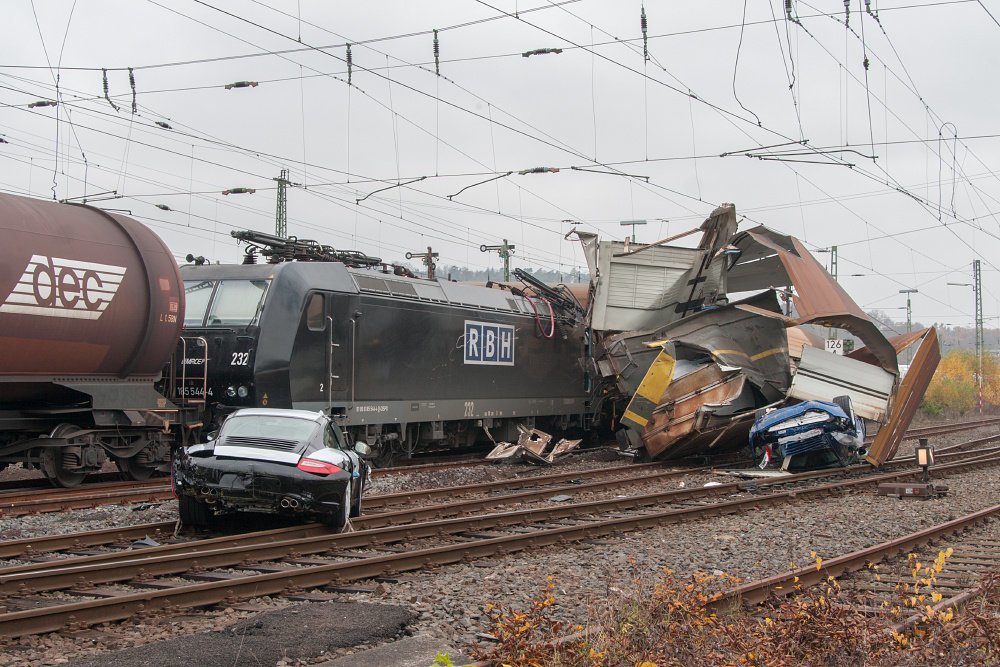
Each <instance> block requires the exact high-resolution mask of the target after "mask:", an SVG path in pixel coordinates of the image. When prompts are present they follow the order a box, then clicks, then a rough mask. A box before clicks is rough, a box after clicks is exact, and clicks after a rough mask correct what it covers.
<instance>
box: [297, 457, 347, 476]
mask: <svg viewBox="0 0 1000 667" xmlns="http://www.w3.org/2000/svg"><path fill="white" fill-rule="evenodd" d="M295 467H296V468H298V469H299V470H301V471H302V472H311V473H312V474H314V475H332V474H334V473H338V472H343V471H344V469H343V468H341V467H340V466H335V465H333V464H332V463H327V462H326V461H320V460H318V459H308V458H304V459H302V460H300V461H299V464H298V465H297V466H295Z"/></svg>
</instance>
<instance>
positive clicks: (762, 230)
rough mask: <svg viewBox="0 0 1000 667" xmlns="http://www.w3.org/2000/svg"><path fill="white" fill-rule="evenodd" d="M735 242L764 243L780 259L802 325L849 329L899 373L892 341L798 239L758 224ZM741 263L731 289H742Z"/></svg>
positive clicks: (746, 244)
mask: <svg viewBox="0 0 1000 667" xmlns="http://www.w3.org/2000/svg"><path fill="white" fill-rule="evenodd" d="M733 243H734V244H735V245H737V246H738V247H740V248H741V249H744V251H745V253H744V254H753V253H754V252H756V249H755V248H753V246H754V244H758V245H761V246H764V247H765V248H769V249H770V250H771V251H772V252H773V253H774V255H775V257H777V259H779V260H780V261H781V265H782V267H783V268H784V270H785V272H786V273H787V275H788V280H789V281H790V282H791V284H792V285H793V286H794V287H795V309H796V311H797V313H798V316H799V322H800V323H801V324H820V325H823V326H830V327H838V328H842V329H847V330H848V331H850V332H851V333H853V334H854V335H855V336H857V337H858V338H860V339H861V341H862V342H863V343H864V344H865V345H867V346H868V348H869V350H871V353H872V354H873V355H874V357H875V358H876V359H877V360H878V363H879V365H880V366H882V368H884V369H885V370H887V371H889V372H890V373H893V374H896V375H898V372H899V369H898V366H897V363H896V351H895V350H894V349H893V346H892V344H890V343H889V341H888V340H886V338H885V336H883V335H882V332H881V331H879V330H878V327H877V326H875V323H874V322H872V321H871V319H870V318H869V317H868V315H867V314H866V313H865V311H863V310H862V309H861V307H860V306H859V305H858V304H857V303H855V302H854V300H853V299H852V298H851V297H850V296H849V295H848V294H847V292H845V291H844V288H843V287H841V286H840V284H839V283H838V282H837V281H836V280H834V279H833V277H832V276H831V275H830V274H829V273H827V272H826V269H824V268H823V266H822V265H821V264H820V263H819V262H817V261H816V259H815V258H814V257H813V256H812V255H810V254H809V251H808V250H806V248H805V246H803V245H802V243H800V242H799V240H798V239H796V238H794V237H791V236H783V235H781V234H777V233H775V232H772V231H771V230H769V229H767V228H766V227H755V228H753V229H750V230H748V231H745V232H742V233H740V234H737V236H736V237H735V238H734V239H733ZM789 248H791V250H789ZM768 261H770V260H763V262H768ZM741 263H742V258H741V262H740V263H737V265H736V267H734V269H733V270H732V271H730V275H729V289H731V290H733V291H738V290H740V289H742V288H743V287H742V286H741V285H740V284H739V283H738V281H737V279H736V276H737V275H738V273H739V269H740V266H741Z"/></svg>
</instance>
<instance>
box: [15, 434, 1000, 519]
mask: <svg viewBox="0 0 1000 667" xmlns="http://www.w3.org/2000/svg"><path fill="white" fill-rule="evenodd" d="M997 423H1000V418H992V419H984V420H977V421H974V422H962V423H958V424H942V425H935V426H926V427H919V428H915V429H910V430H909V431H907V435H906V437H907V439H912V438H916V437H923V436H925V435H939V434H944V433H954V432H960V431H966V430H972V429H975V428H981V427H986V426H990V425H993V424H997ZM869 440H870V439H869ZM587 451H592V450H587ZM481 462H482V461H481V460H476V461H473V462H469V461H455V462H443V463H429V464H415V465H410V466H400V467H397V468H377V469H375V470H373V471H372V474H373V475H376V476H381V475H384V474H392V473H404V472H421V471H432V470H442V469H447V468H452V467H464V466H470V465H478V464H480V463H481ZM664 463H666V462H664ZM664 463H660V462H654V463H653V464H651V465H657V464H660V465H662V464H664ZM639 465H644V464H639ZM623 467H624V466H623ZM116 474H117V473H116ZM581 475H583V473H578V474H577V475H574V476H581ZM0 484H3V483H0ZM157 485H160V486H157ZM95 486H100V490H99V491H97V492H95ZM146 487H148V488H146ZM114 488H118V489H121V492H120V493H115V492H113V491H112V489H114ZM171 495H172V494H171V492H170V487H169V482H167V481H166V479H165V478H157V479H154V480H144V481H138V482H101V483H99V485H93V484H88V485H86V486H85V487H82V488H81V487H76V488H73V489H30V490H24V489H13V490H10V491H0V517H4V516H22V515H25V514H36V513H43V512H56V511H64V510H70V509H83V508H88V507H95V506H98V505H104V504H126V503H131V502H156V501H162V500H169V499H170V497H171ZM441 495H446V494H443V493H442V494H441Z"/></svg>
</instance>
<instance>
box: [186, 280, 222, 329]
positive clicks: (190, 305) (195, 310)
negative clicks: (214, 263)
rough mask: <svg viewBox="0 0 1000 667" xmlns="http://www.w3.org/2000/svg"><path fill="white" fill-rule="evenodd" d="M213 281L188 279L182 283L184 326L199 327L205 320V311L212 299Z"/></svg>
mask: <svg viewBox="0 0 1000 667" xmlns="http://www.w3.org/2000/svg"><path fill="white" fill-rule="evenodd" d="M214 288H215V282H214V281H210V280H189V281H187V282H185V283H184V326H186V327H200V326H201V325H202V324H204V322H205V311H206V310H208V302H209V301H211V299H212V290H213V289H214Z"/></svg>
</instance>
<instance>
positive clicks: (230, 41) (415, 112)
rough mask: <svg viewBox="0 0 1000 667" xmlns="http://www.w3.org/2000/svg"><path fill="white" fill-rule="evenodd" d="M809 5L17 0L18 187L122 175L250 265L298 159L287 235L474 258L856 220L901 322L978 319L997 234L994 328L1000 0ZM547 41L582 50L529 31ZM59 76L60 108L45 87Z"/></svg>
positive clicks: (10, 170)
mask: <svg viewBox="0 0 1000 667" xmlns="http://www.w3.org/2000/svg"><path fill="white" fill-rule="evenodd" d="M792 5H793V18H795V19H796V21H789V20H788V19H787V17H786V15H785V6H784V2H783V1H782V0H769V2H768V1H765V0H747V2H746V3H745V8H744V3H742V2H739V1H738V0H725V1H714V0H697V1H694V0H688V1H678V0H674V1H673V2H662V1H661V2H655V1H650V2H647V3H646V6H645V12H646V15H647V17H648V32H647V34H648V42H647V48H648V60H647V59H646V58H645V57H644V45H643V40H642V33H641V30H640V11H641V8H642V4H641V3H640V2H638V1H632V0H627V1H623V0H615V1H613V2H612V1H611V0H604V1H597V0H571V1H569V2H556V1H555V0H551V1H550V0H516V1H514V0H482V1H480V0H465V1H463V2H457V1H444V0H437V1H435V2H416V1H413V0H410V1H408V2H404V1H399V2H373V1H368V2H344V1H341V2H329V1H322V2H321V1H318V0H298V1H279V0H265V1H261V2H258V1H255V0H209V1H207V2H199V1H195V0H162V1H161V0H157V1H154V0H130V1H127V2H126V1H120V2H114V1H112V0H105V1H100V0H77V1H75V2H74V1H73V0H34V2H33V3H32V2H31V1H30V0H7V2H5V3H4V23H5V27H6V29H5V31H4V39H3V40H2V41H0V137H2V138H3V139H5V140H6V141H7V143H3V144H0V190H2V191H4V192H10V193H16V194H31V195H33V196H36V197H42V198H47V199H51V198H52V197H53V193H54V194H55V197H56V198H59V199H63V198H80V197H82V196H84V195H85V194H86V195H89V196H90V197H91V199H92V200H99V199H101V198H102V196H100V195H99V194H98V193H103V192H107V191H117V194H118V195H120V196H121V198H117V199H108V200H105V201H94V202H93V203H95V204H96V205H100V206H102V207H105V208H109V209H110V208H115V209H126V210H128V211H131V214H132V215H133V216H134V217H136V218H137V219H139V220H141V221H143V222H145V223H146V224H149V225H150V226H152V227H153V228H154V229H155V230H156V231H157V232H158V233H159V234H161V235H162V236H163V238H164V239H165V240H166V241H167V243H168V244H169V245H170V246H171V248H172V249H173V250H174V252H175V253H176V254H177V256H178V257H179V258H183V256H184V255H185V254H187V253H189V252H192V253H194V254H202V255H205V256H207V257H209V258H211V259H212V260H221V261H237V260H238V259H239V257H240V255H241V250H240V249H239V248H237V246H236V244H235V243H234V241H233V239H232V238H231V237H230V236H229V232H230V230H232V229H234V228H243V229H245V228H253V229H259V230H263V231H273V230H274V210H275V198H276V191H275V183H274V181H273V180H272V179H273V178H274V177H277V176H278V175H279V173H280V171H281V169H288V170H289V171H290V178H291V180H292V181H294V182H295V183H298V184H300V186H299V187H295V188H292V189H291V190H290V191H289V194H288V209H289V213H288V231H289V233H290V234H294V235H297V236H299V237H301V238H312V239H316V240H318V241H320V242H322V243H327V244H330V245H334V246H336V247H338V248H350V249H358V250H361V251H364V252H367V253H369V254H374V255H377V256H380V257H382V258H384V259H386V260H388V261H399V260H402V258H403V255H404V254H405V253H406V252H407V251H412V252H418V251H421V250H423V249H425V248H426V247H427V246H433V248H434V251H435V252H439V253H440V259H439V262H441V263H443V264H454V265H458V266H469V267H471V268H482V267H486V266H498V264H499V260H498V259H497V257H496V256H495V255H487V254H484V253H482V252H480V250H479V246H480V245H481V244H497V243H499V242H500V241H501V239H503V238H507V239H509V241H510V242H511V243H514V244H515V245H516V246H517V247H516V254H515V256H514V258H513V260H514V261H513V264H514V265H515V266H527V267H544V268H550V269H559V270H562V271H564V272H566V273H567V274H568V273H571V272H575V270H576V268H577V267H579V266H581V265H583V263H584V262H583V258H582V254H581V253H580V252H579V250H578V248H577V246H576V244H575V243H573V242H570V241H564V240H563V235H564V234H565V233H566V232H567V231H569V229H570V228H571V226H572V225H573V224H576V225H577V226H579V227H580V228H581V229H586V230H588V231H598V232H600V233H601V234H602V235H604V236H613V237H616V238H622V237H624V235H625V234H626V232H627V230H626V229H625V228H623V227H622V226H621V225H620V224H619V223H620V222H621V221H623V220H635V219H645V220H647V221H648V224H647V225H646V226H644V227H640V228H638V230H637V235H638V237H639V240H640V241H653V240H656V239H659V238H663V237H666V236H668V235H671V234H674V233H677V232H681V231H684V230H686V229H689V228H691V227H694V226H697V225H698V224H700V223H701V221H702V220H703V219H704V218H705V217H706V216H707V215H708V214H709V213H710V212H711V211H712V209H713V208H714V207H715V206H717V205H718V204H720V203H723V202H732V203H734V204H735V205H736V208H737V212H738V213H739V214H740V215H741V216H746V220H744V221H743V222H742V224H741V229H745V228H749V227H751V226H753V225H756V224H764V225H767V226H769V227H772V228H774V229H777V230H779V231H781V232H784V233H788V234H792V235H795V236H798V237H799V238H801V239H803V240H804V241H805V242H806V243H807V245H808V247H810V248H813V249H822V248H828V247H829V246H831V245H837V246H838V247H839V265H838V273H839V278H840V280H841V281H842V283H843V284H844V285H845V286H846V288H847V289H848V291H849V292H850V293H851V294H852V295H853V296H854V297H855V299H856V300H857V301H858V302H859V303H860V304H861V305H862V306H863V307H865V308H867V309H872V308H878V309H882V310H886V311H887V313H888V314H889V315H890V316H891V317H894V318H896V319H905V312H904V310H902V308H904V307H905V304H906V299H905V295H903V294H900V293H899V290H900V289H918V290H919V293H917V294H914V295H913V312H914V320H917V321H921V322H924V323H931V322H938V323H947V324H951V325H955V326H969V325H970V324H971V323H972V319H973V313H974V307H973V305H974V304H973V301H974V300H973V292H972V289H971V287H962V286H949V285H948V284H947V283H948V282H955V283H971V282H972V276H971V265H972V261H973V259H975V258H977V257H978V258H980V259H982V261H983V264H982V268H983V278H984V287H985V291H984V312H985V315H986V316H987V317H991V318H994V319H988V320H987V322H986V324H987V326H988V327H990V326H997V323H998V319H996V318H997V316H1000V271H998V268H1000V252H998V251H1000V176H998V174H997V170H998V167H1000V159H998V158H1000V128H998V127H997V123H998V118H1000V114H998V111H1000V109H998V102H997V100H998V97H997V90H996V88H997V86H996V83H997V80H998V77H997V72H998V71H1000V50H998V49H997V48H996V44H997V41H998V38H1000V25H998V24H997V22H996V20H995V19H994V17H997V18H1000V2H998V1H997V0H982V2H979V0H955V1H950V2H949V1H945V2H930V1H927V0H914V1H913V2H905V1H897V2H887V1H884V0H882V1H873V2H871V8H872V10H873V11H874V12H877V13H876V16H877V20H876V18H875V16H872V15H870V14H866V13H865V11H864V9H865V2H864V1H863V0H854V1H853V2H852V5H851V11H850V15H849V17H847V16H845V11H844V3H843V2H841V0H812V1H811V2H808V3H807V2H804V1H803V0H793V2H792ZM744 12H745V14H744ZM845 19H846V22H847V24H848V26H849V29H848V27H845ZM434 29H437V30H439V33H438V40H439V44H440V58H439V65H438V67H439V71H440V76H438V75H437V74H436V73H435V69H436V65H435V58H434V52H433V39H434V38H433V35H432V34H431V31H432V30H434ZM347 43H351V44H353V46H352V47H351V61H352V65H351V68H350V73H348V67H347V64H346V60H347V49H346V47H345V45H346V44H347ZM542 48H559V49H562V52H561V53H548V54H540V55H532V56H530V57H524V56H523V55H522V53H524V52H527V51H530V50H534V49H542ZM866 58H867V62H868V68H867V70H866V69H865V64H864V63H865V61H866ZM130 67H131V68H133V76H134V82H135V94H134V97H133V92H132V87H131V85H130V82H129V72H128V68H130ZM102 68H106V69H107V85H108V92H109V97H110V101H108V100H106V99H105V97H104V89H103V74H102V71H101V70H102ZM57 76H58V79H59V97H58V99H59V100H60V104H59V106H58V107H35V108H29V106H28V105H29V104H30V103H32V102H35V101H40V100H55V99H57V95H56V88H55V80H56V78H57ZM348 76H350V81H351V84H352V85H351V86H348V84H347V80H348ZM237 81H254V82H257V83H258V84H259V85H257V86H254V87H243V88H233V89H230V90H227V89H226V88H225V85H226V84H229V83H233V82H237ZM133 100H134V102H135V104H136V113H133V112H132V105H133ZM112 103H113V104H114V105H115V106H117V109H116V108H113V106H112ZM157 122H160V123H164V124H166V125H167V126H169V128H170V129H166V128H164V127H160V126H158V125H157V124H156V123H157ZM956 136H957V138H956ZM802 141H805V142H808V143H807V144H798V143H795V142H802ZM748 153H749V156H748V155H747V154H748ZM792 153H794V155H793V154H792ZM84 156H85V157H84ZM873 156H874V159H873ZM761 158H765V159H761ZM536 167H554V168H559V169H560V171H559V172H558V173H534V174H526V175H520V174H518V173H517V172H518V171H521V170H524V169H532V168H536ZM571 167H578V168H580V169H571ZM507 172H514V173H513V174H511V175H509V176H504V177H502V178H499V179H497V180H493V181H490V182H487V183H482V184H479V185H475V187H470V188H469V189H467V190H465V191H463V192H461V193H460V191H461V190H462V189H463V188H466V187H467V186H473V185H474V184H477V183H480V182H481V181H485V180H487V179H492V178H494V177H495V176H500V175H503V174H506V173H507ZM647 177H648V182H647ZM416 179H422V180H416ZM411 181H412V182H411ZM408 182H411V183H409V184H408V185H404V186H402V187H392V186H396V185H397V184H399V183H408ZM235 187H249V188H255V189H256V193H255V194H242V195H229V196H224V195H222V194H221V192H222V191H223V190H225V189H228V188H235ZM382 188H389V189H386V190H384V191H382V192H379V193H377V194H372V195H371V196H368V197H367V198H365V199H364V200H363V201H361V202H360V203H356V201H357V200H358V199H362V198H364V197H366V195H369V193H372V192H373V191H376V190H379V189H382ZM105 196H110V195H105ZM77 200H79V199H77ZM157 204H161V205H166V206H168V207H169V208H170V209H172V210H170V211H164V210H161V209H158V208H156V207H155V205H157ZM565 220H573V221H575V223H567V222H564V221H565ZM817 257H819V258H820V261H827V262H828V261H829V260H828V257H829V255H827V254H818V255H817ZM855 274H862V275H855Z"/></svg>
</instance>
